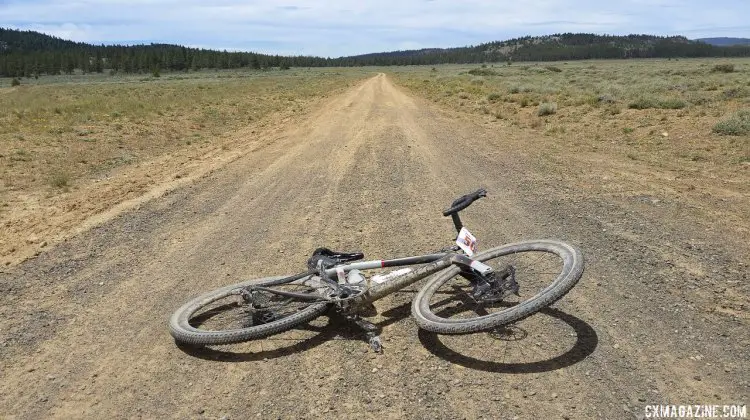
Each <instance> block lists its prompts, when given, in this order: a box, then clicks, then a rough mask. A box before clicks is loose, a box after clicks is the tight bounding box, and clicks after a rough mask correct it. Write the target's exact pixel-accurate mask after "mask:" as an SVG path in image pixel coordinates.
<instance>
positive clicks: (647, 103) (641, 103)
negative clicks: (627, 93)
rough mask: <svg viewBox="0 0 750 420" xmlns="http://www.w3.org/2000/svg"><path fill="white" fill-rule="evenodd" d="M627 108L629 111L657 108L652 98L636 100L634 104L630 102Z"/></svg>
mask: <svg viewBox="0 0 750 420" xmlns="http://www.w3.org/2000/svg"><path fill="white" fill-rule="evenodd" d="M628 108H630V109H649V108H657V104H656V101H655V100H654V99H652V98H644V97H641V98H638V99H636V100H635V101H634V102H631V103H629V104H628Z"/></svg>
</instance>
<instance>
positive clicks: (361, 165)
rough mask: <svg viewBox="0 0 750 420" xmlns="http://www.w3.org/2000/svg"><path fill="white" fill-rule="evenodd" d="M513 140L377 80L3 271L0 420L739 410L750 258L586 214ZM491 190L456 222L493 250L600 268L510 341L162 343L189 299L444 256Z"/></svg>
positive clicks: (689, 234)
mask: <svg viewBox="0 0 750 420" xmlns="http://www.w3.org/2000/svg"><path fill="white" fill-rule="evenodd" d="M511 135H512V133H511V132H493V131H491V130H489V129H487V128H484V127H483V126H477V125H474V124H472V123H471V122H470V121H467V120H462V119H457V118H454V116H453V115H450V114H448V113H446V112H443V111H440V110H438V109H435V108H434V107H432V106H431V105H430V104H429V103H426V102H423V101H421V100H418V99H414V98H411V97H409V96H408V95H406V94H405V93H403V92H402V91H400V90H399V89H398V88H396V87H395V86H394V85H392V84H391V82H390V81H389V79H388V78H387V77H385V75H378V76H377V77H374V78H372V79H369V80H368V81H366V82H365V83H364V84H361V85H360V86H358V87H356V88H354V89H352V90H350V91H348V92H347V93H346V94H344V95H341V96H339V97H336V98H334V99H332V100H330V101H328V102H327V103H326V104H325V106H323V107H321V108H320V109H319V110H318V111H316V112H314V113H313V114H311V116H309V117H308V118H306V119H305V120H304V121H300V122H299V123H298V124H296V125H295V126H294V127H290V128H289V129H288V130H287V131H286V132H285V133H283V135H281V136H278V138H277V139H276V140H274V141H269V142H268V143H267V144H266V145H265V146H264V147H262V148H260V149H257V150H255V151H254V152H252V153H248V154H247V155H245V156H244V157H241V158H239V159H237V160H235V161H234V162H232V163H231V164H229V165H228V166H226V167H225V168H224V169H223V170H220V171H216V172H214V173H211V174H208V175H206V176H205V177H203V178H201V179H199V180H197V181H196V182H194V183H193V184H191V185H189V186H186V187H184V188H181V189H178V190H176V191H174V192H172V193H170V194H168V195H166V196H164V197H160V198H157V199H154V200H151V201H150V202H148V203H147V204H145V205H144V206H142V207H140V208H139V209H136V210H133V211H129V212H126V213H124V214H121V215H120V216H118V217H115V218H113V219H112V220H110V221H109V222H107V223H104V224H103V225H101V226H99V227H96V228H94V229H92V230H90V231H88V232H85V233H83V234H80V235H78V236H77V237H75V238H73V239H71V240H68V241H66V242H64V243H62V244H60V245H58V246H56V247H54V248H53V249H50V250H48V251H47V252H45V253H43V254H41V255H40V256H39V257H37V258H36V259H33V260H29V261H27V262H25V263H23V264H21V265H18V266H15V267H12V268H8V269H6V271H5V272H4V273H2V274H0V276H2V281H1V282H0V292H1V295H2V297H0V299H2V305H0V319H1V321H0V368H1V369H0V417H7V418H29V419H33V418H43V417H58V418H81V417H84V418H113V417H114V418H119V417H146V418H163V417H179V418H201V417H206V418H222V417H224V418H234V419H239V418H248V417H253V418H256V417H257V418H279V417H280V418H300V417H302V418H310V417H344V418H346V417H354V416H355V415H357V416H360V417H365V418H367V417H373V418H375V417H377V418H405V417H406V418H479V417H485V418H513V417H514V416H518V417H520V418H596V417H601V418H637V417H642V416H643V413H644V411H643V410H644V406H645V405H646V404H658V403H662V404H667V403H668V404H729V403H747V402H748V394H749V391H750V377H749V376H748V370H747V365H748V361H750V332H749V331H750V329H749V328H748V325H749V324H750V318H749V317H748V302H747V299H748V298H747V297H748V281H747V280H748V279H747V272H748V266H747V265H746V264H748V262H750V261H748V255H750V252H748V247H747V244H746V243H745V245H744V247H743V246H742V245H739V246H734V245H733V244H735V243H736V242H738V241H732V240H727V239H726V238H727V237H728V236H729V235H728V232H726V231H721V230H711V229H693V228H692V226H691V225H689V224H686V223H682V222H681V221H680V220H679V219H677V218H675V216H674V214H673V213H669V212H668V211H665V210H664V209H663V208H662V209H659V208H655V207H654V205H652V204H651V203H644V202H627V201H622V200H620V201H616V200H615V199H612V198H607V197H586V196H585V195H584V194H582V193H580V192H578V191H577V190H576V188H575V185H570V183H569V182H568V181H567V179H566V177H565V176H564V174H560V173H559V172H549V171H545V164H544V162H542V161H540V160H538V159H536V158H535V156H534V154H533V153H528V151H526V152H520V151H518V150H517V149H515V148H513V147H512V146H513V142H517V141H519V139H513V140H508V139H509V138H510V137H511ZM521 140H524V139H521ZM539 147H542V146H541V145H540V146H539ZM478 186H484V187H486V188H487V190H488V191H489V192H490V196H489V197H488V198H487V199H485V200H482V201H479V202H477V203H475V204H474V205H473V206H472V207H471V208H470V209H469V210H468V211H466V212H465V213H466V215H465V217H464V219H465V220H464V222H465V224H466V225H467V226H469V227H470V228H471V230H472V231H473V233H474V234H475V235H477V236H478V237H479V238H480V241H481V242H480V246H481V245H485V246H489V245H493V244H501V243H505V242H508V241H512V240H517V239H523V238H536V237H554V238H558V239H562V240H566V241H570V242H572V243H575V244H578V245H579V246H580V247H581V248H582V249H583V251H584V253H585V255H586V257H587V271H586V273H585V274H584V278H583V280H582V281H581V283H580V284H579V286H577V287H576V288H575V289H574V290H573V291H572V292H571V293H570V294H569V295H568V296H567V297H566V298H564V299H563V300H562V301H561V302H559V303H558V304H557V305H556V306H555V309H552V310H548V311H546V312H545V313H544V314H540V315H538V316H535V317H532V318H530V319H529V320H527V321H525V322H524V323H522V324H520V325H519V328H521V329H522V330H523V332H524V334H523V335H525V337H524V338H523V339H521V340H519V341H516V342H508V341H503V340H497V339H495V338H493V337H492V336H490V335H488V334H476V335H472V336H468V337H440V336H434V335H431V334H426V333H424V332H420V331H418V329H417V327H416V325H415V324H414V323H413V321H412V320H411V318H410V316H409V310H410V307H409V302H410V299H411V297H412V296H413V290H416V289H415V288H412V289H410V290H412V291H411V292H405V293H400V294H397V295H393V296H391V297H389V298H387V299H385V300H383V301H379V302H378V303H377V305H376V306H377V308H378V311H379V315H378V316H376V317H374V318H372V320H373V321H374V322H376V323H378V324H380V325H382V326H383V327H384V331H383V339H384V340H385V342H384V344H385V353H384V354H382V355H376V354H374V353H372V352H371V351H369V349H368V347H367V345H366V343H365V342H364V341H362V340H361V337H360V336H359V335H358V334H357V332H356V331H355V330H353V329H350V328H347V327H346V326H344V325H340V324H341V323H340V321H338V320H336V319H333V320H331V321H330V323H332V324H336V326H338V327H340V328H338V329H337V328H333V326H331V325H327V324H328V323H329V322H328V321H325V318H324V320H323V321H322V322H319V323H316V324H313V326H312V327H311V328H310V330H311V331H312V333H310V331H308V332H307V333H309V334H308V335H307V336H306V337H305V338H306V339H304V340H301V341H300V340H289V341H273V340H268V341H264V342H252V343H247V344H243V345H235V346H223V347H217V348H213V349H204V350H191V349H181V348H178V347H177V346H176V345H175V343H174V342H173V340H172V339H171V337H170V336H169V333H168V331H167V327H166V322H167V319H168V317H169V316H170V315H171V313H172V312H173V311H174V310H175V309H176V308H177V307H178V306H180V305H181V304H182V303H184V302H185V301H186V300H188V299H189V298H191V297H193V296H195V295H196V294H198V293H202V292H204V291H207V290H210V289H212V288H216V287H218V286H221V285H225V284H228V283H230V282H235V281H238V280H241V279H246V278H249V277H258V276H263V275H272V274H283V273H285V272H286V273H292V272H298V271H301V270H302V269H304V261H305V260H306V259H307V256H308V254H309V253H310V252H312V250H313V249H314V248H315V247H317V246H321V245H328V246H330V247H332V248H336V249H341V250H362V251H364V252H365V254H366V255H367V256H369V257H372V258H380V257H389V256H397V255H399V254H404V253H416V252H423V251H433V250H435V249H439V248H441V247H443V246H444V245H446V244H447V243H449V241H450V240H451V239H452V237H453V235H454V232H452V226H451V223H450V221H449V220H448V219H445V218H443V217H441V214H440V212H441V210H442V209H443V208H445V207H446V206H447V204H449V202H450V201H451V200H452V199H453V198H455V197H456V196H458V195H460V194H462V193H465V192H468V191H471V190H473V189H475V188H477V187H478ZM279 271H281V272H282V273H279ZM419 286H420V284H417V285H416V287H419Z"/></svg>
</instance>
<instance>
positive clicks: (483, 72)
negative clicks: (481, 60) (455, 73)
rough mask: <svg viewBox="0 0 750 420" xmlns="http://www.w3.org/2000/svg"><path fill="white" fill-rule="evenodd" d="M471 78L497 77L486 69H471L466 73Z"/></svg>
mask: <svg viewBox="0 0 750 420" xmlns="http://www.w3.org/2000/svg"><path fill="white" fill-rule="evenodd" d="M468 73H469V74H471V75H473V76H497V72H496V71H495V70H492V69H488V68H479V69H471V70H469V72H468Z"/></svg>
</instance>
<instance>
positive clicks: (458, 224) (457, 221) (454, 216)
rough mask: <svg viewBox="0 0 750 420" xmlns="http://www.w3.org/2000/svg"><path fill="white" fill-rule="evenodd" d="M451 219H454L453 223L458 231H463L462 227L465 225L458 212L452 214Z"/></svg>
mask: <svg viewBox="0 0 750 420" xmlns="http://www.w3.org/2000/svg"><path fill="white" fill-rule="evenodd" d="M451 219H453V225H454V226H456V231H457V232H461V228H462V227H464V225H463V224H462V223H461V218H460V217H458V212H455V213H453V214H451Z"/></svg>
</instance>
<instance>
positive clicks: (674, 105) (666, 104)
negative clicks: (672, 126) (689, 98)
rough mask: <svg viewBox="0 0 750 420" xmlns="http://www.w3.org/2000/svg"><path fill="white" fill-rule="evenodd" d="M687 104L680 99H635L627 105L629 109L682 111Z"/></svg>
mask: <svg viewBox="0 0 750 420" xmlns="http://www.w3.org/2000/svg"><path fill="white" fill-rule="evenodd" d="M686 106H687V104H686V103H685V101H683V100H682V99H673V98H670V99H663V100H656V99H654V98H645V97H641V98H638V99H636V100H635V101H634V102H631V103H629V104H628V108H630V109H649V108H660V109H682V108H685V107H686Z"/></svg>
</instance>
